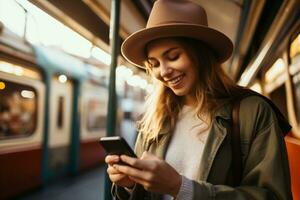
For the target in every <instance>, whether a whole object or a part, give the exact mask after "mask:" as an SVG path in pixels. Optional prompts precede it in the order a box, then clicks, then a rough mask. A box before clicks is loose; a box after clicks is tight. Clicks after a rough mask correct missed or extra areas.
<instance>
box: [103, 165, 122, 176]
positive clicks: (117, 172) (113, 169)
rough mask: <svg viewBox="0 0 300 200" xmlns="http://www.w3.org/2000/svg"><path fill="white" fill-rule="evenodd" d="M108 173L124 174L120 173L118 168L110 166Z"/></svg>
mask: <svg viewBox="0 0 300 200" xmlns="http://www.w3.org/2000/svg"><path fill="white" fill-rule="evenodd" d="M106 171H107V173H108V174H123V173H121V172H120V171H118V170H117V169H116V168H114V167H113V166H109V167H108V168H107V170H106Z"/></svg>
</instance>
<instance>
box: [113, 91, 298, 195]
mask: <svg viewBox="0 0 300 200" xmlns="http://www.w3.org/2000/svg"><path fill="white" fill-rule="evenodd" d="M230 124H231V106H229V105H227V106H224V107H222V108H221V109H219V110H218V111H217V112H216V114H215V116H214V117H213V122H212V127H211V129H210V133H209V135H208V138H207V142H206V146H205V148H204V152H203V156H202V161H201V164H200V166H199V173H198V176H197V177H195V179H194V180H195V181H193V190H194V197H193V199H194V200H196V199H201V200H208V199H216V200H218V199H222V200H235V199H238V200H246V199H253V200H263V199H264V200H272V199H274V200H275V199H276V200H291V199H292V194H291V187H290V174H289V165H288V158H287V152H286V147H285V142H284V138H283V134H282V131H281V129H280V127H279V125H278V121H277V118H276V116H275V113H274V111H273V110H272V108H271V107H270V105H269V104H268V103H267V102H266V101H265V100H263V99H262V98H261V97H258V96H250V97H246V98H245V99H243V100H242V101H241V104H240V112H239V124H240V134H241V152H242V161H243V173H242V180H241V184H240V186H238V187H233V186H232V185H233V173H234V172H233V171H232V170H231V166H232V164H231V163H232V162H231V161H232V153H231V147H232V145H231V143H230V141H231V135H230V130H231V129H230V127H231V126H230ZM170 138H171V134H169V133H161V134H160V135H159V139H158V142H156V141H148V140H147V138H146V137H145V136H144V135H142V134H139V136H138V139H137V142H136V148H135V151H136V154H137V155H138V157H140V156H141V155H142V153H143V152H144V151H149V152H151V153H153V154H155V155H157V156H159V157H160V158H164V156H165V152H166V149H167V145H168V142H169V141H170ZM147 141H148V142H147ZM179 148H181V147H179ZM182 149H183V148H182ZM112 194H113V196H114V197H115V198H116V199H120V200H123V199H124V200H125V199H130V200H143V199H151V200H159V199H161V198H162V195H160V194H156V193H151V192H147V191H145V190H144V188H143V187H142V186H141V185H136V186H135V188H134V189H133V192H132V193H131V194H129V193H128V192H127V191H125V190H124V188H122V187H118V186H115V185H114V186H113V187H112Z"/></svg>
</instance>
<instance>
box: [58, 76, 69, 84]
mask: <svg viewBox="0 0 300 200" xmlns="http://www.w3.org/2000/svg"><path fill="white" fill-rule="evenodd" d="M67 80H68V78H67V76H66V75H63V74H62V75H59V77H58V81H59V82H61V83H65V82H67Z"/></svg>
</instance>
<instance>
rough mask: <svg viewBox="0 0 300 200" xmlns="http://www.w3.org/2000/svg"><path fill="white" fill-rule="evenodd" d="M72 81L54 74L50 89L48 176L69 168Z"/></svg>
mask: <svg viewBox="0 0 300 200" xmlns="http://www.w3.org/2000/svg"><path fill="white" fill-rule="evenodd" d="M72 100H73V83H72V81H70V80H67V77H66V76H65V75H60V76H54V77H53V78H52V80H51V90H50V111H49V112H50V113H49V114H50V116H49V119H50V120H49V144H48V146H49V170H50V172H49V173H50V174H49V175H50V178H55V177H59V176H63V175H65V174H67V173H68V170H69V169H70V155H71V121H72V108H73V102H72Z"/></svg>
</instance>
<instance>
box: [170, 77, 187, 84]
mask: <svg viewBox="0 0 300 200" xmlns="http://www.w3.org/2000/svg"><path fill="white" fill-rule="evenodd" d="M183 77H184V75H180V76H177V77H176V78H174V79H171V80H169V81H168V82H169V83H170V84H171V85H176V84H178V83H179V82H180V81H181V80H182V78H183Z"/></svg>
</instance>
